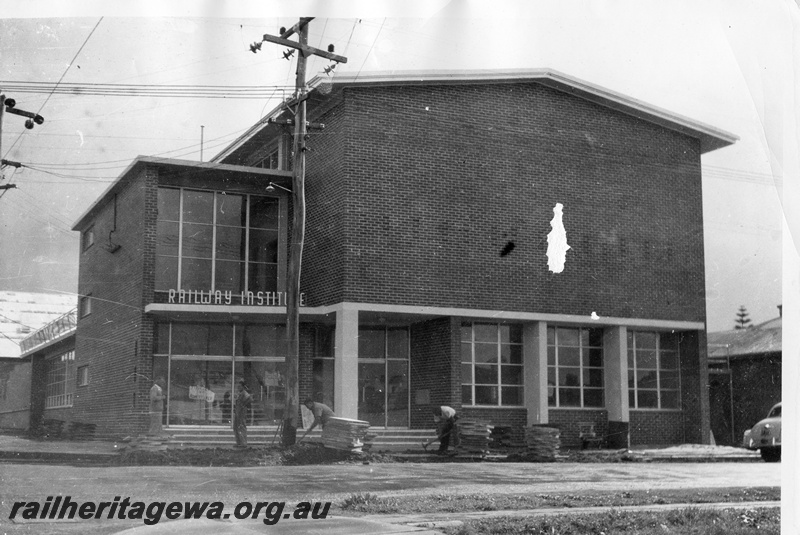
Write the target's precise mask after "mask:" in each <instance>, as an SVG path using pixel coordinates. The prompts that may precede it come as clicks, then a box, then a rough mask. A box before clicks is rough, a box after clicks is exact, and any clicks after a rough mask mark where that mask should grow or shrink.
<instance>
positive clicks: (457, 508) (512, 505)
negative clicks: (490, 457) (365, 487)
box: [337, 487, 781, 515]
mask: <svg viewBox="0 0 800 535" xmlns="http://www.w3.org/2000/svg"><path fill="white" fill-rule="evenodd" d="M780 497H781V491H780V488H776V487H757V488H749V489H748V488H736V489H718V488H710V489H693V490H685V489H665V490H660V491H658V492H650V491H636V492H597V491H593V492H586V493H572V494H534V495H525V496H517V495H508V494H461V495H459V494H456V495H453V494H434V495H426V496H419V497H418V496H391V497H381V496H378V495H375V494H370V493H367V494H354V495H351V496H349V497H348V498H347V499H345V500H344V501H343V502H342V503H340V504H337V505H338V508H339V509H340V510H341V511H342V512H344V513H358V514H372V515H379V514H424V513H467V512H475V511H514V510H520V509H555V508H561V507H621V506H637V505H661V504H686V503H693V504H701V503H728V502H730V503H739V502H759V501H778V500H780Z"/></svg>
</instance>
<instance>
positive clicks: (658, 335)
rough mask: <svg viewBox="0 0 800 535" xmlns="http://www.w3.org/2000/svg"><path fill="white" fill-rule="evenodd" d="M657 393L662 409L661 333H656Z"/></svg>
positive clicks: (659, 405)
mask: <svg viewBox="0 0 800 535" xmlns="http://www.w3.org/2000/svg"><path fill="white" fill-rule="evenodd" d="M656 393H657V396H658V408H659V409H660V408H661V333H656Z"/></svg>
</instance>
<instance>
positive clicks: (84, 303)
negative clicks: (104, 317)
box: [78, 294, 92, 318]
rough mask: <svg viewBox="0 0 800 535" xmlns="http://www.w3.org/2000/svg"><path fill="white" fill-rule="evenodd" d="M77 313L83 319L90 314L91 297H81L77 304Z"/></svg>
mask: <svg viewBox="0 0 800 535" xmlns="http://www.w3.org/2000/svg"><path fill="white" fill-rule="evenodd" d="M78 313H79V316H80V317H81V318H84V317H86V316H88V315H89V314H91V313H92V295H91V294H88V295H84V296H81V298H80V300H79V302H78Z"/></svg>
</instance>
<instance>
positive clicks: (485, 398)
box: [475, 386, 498, 405]
mask: <svg viewBox="0 0 800 535" xmlns="http://www.w3.org/2000/svg"><path fill="white" fill-rule="evenodd" d="M497 403H498V399H497V387H496V386H476V387H475V405H497Z"/></svg>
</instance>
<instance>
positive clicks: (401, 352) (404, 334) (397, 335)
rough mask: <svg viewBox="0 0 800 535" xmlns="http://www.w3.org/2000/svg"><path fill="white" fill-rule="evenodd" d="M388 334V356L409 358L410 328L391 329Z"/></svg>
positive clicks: (391, 357)
mask: <svg viewBox="0 0 800 535" xmlns="http://www.w3.org/2000/svg"><path fill="white" fill-rule="evenodd" d="M387 336H388V339H387V353H388V354H387V357H388V358H390V359H408V329H389V330H388V333H387Z"/></svg>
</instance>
